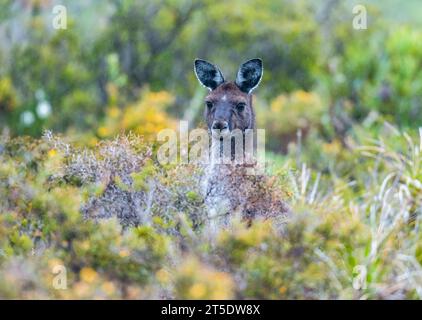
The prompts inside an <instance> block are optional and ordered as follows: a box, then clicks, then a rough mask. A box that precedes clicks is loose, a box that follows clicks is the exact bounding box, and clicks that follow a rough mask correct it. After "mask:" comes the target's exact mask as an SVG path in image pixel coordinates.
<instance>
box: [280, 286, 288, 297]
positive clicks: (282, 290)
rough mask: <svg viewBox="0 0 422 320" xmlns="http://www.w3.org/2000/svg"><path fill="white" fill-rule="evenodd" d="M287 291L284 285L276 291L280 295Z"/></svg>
mask: <svg viewBox="0 0 422 320" xmlns="http://www.w3.org/2000/svg"><path fill="white" fill-rule="evenodd" d="M286 291H287V288H286V287H285V286H281V287H280V288H278V292H280V294H281V295H284V294H285V293H286Z"/></svg>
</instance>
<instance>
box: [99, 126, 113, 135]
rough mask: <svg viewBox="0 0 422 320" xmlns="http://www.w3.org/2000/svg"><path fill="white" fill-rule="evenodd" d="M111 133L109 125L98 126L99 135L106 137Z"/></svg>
mask: <svg viewBox="0 0 422 320" xmlns="http://www.w3.org/2000/svg"><path fill="white" fill-rule="evenodd" d="M109 133H110V130H109V129H108V128H107V127H105V126H102V127H99V128H98V135H99V136H100V137H106V136H108V135H109Z"/></svg>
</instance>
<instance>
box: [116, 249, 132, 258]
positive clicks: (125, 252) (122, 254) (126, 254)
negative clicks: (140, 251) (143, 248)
mask: <svg viewBox="0 0 422 320" xmlns="http://www.w3.org/2000/svg"><path fill="white" fill-rule="evenodd" d="M119 256H120V257H121V258H126V257H129V256H130V252H129V250H127V249H122V250H120V251H119Z"/></svg>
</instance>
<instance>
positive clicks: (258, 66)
mask: <svg viewBox="0 0 422 320" xmlns="http://www.w3.org/2000/svg"><path fill="white" fill-rule="evenodd" d="M263 70H264V69H263V65H262V60H261V59H259V58H255V59H251V60H248V61H246V62H245V63H243V64H242V65H241V66H240V68H239V71H238V72H237V77H236V85H237V86H238V87H239V89H240V90H242V91H243V92H245V93H248V94H249V93H251V92H252V91H253V89H255V88H256V87H257V86H258V84H259V82H260V81H261V78H262V73H263Z"/></svg>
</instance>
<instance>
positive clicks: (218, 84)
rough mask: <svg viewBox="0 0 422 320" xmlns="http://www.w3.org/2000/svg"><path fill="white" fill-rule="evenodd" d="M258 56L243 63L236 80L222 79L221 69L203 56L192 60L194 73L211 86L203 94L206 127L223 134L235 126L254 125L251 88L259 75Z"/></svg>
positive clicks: (206, 84)
mask: <svg viewBox="0 0 422 320" xmlns="http://www.w3.org/2000/svg"><path fill="white" fill-rule="evenodd" d="M262 72H263V67H262V61H261V59H252V60H248V61H246V62H245V63H243V64H242V65H241V66H240V68H239V71H238V72H237V75H236V80H235V81H234V82H232V81H225V80H224V76H223V74H222V73H221V71H220V69H219V68H218V67H217V66H215V65H213V64H212V63H210V62H207V61H205V60H200V59H197V60H195V74H196V76H197V78H198V80H199V82H200V83H201V84H202V85H203V86H204V87H206V88H208V89H209V90H210V92H209V94H208V95H207V96H206V97H205V119H206V122H207V125H208V129H209V130H220V132H221V134H226V133H229V132H231V131H232V130H235V129H240V130H242V131H245V130H246V129H254V127H255V114H254V111H253V108H252V94H251V93H252V91H253V90H254V89H255V88H256V87H257V86H258V84H259V82H260V81H261V78H262Z"/></svg>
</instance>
